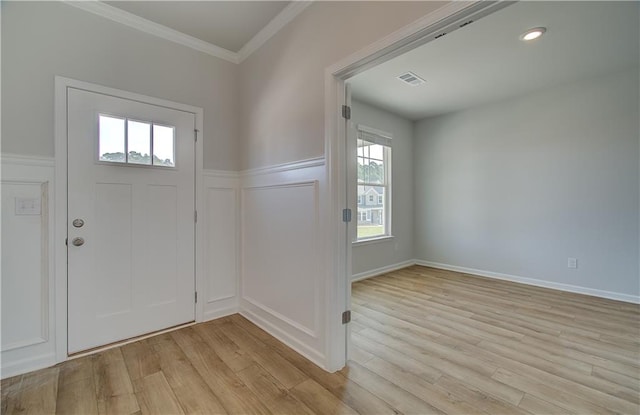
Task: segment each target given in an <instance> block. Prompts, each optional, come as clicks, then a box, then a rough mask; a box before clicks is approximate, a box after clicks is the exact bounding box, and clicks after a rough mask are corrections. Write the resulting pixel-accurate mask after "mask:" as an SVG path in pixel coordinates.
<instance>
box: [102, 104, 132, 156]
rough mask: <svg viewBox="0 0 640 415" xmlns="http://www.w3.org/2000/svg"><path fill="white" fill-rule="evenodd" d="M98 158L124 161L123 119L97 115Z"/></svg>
mask: <svg viewBox="0 0 640 415" xmlns="http://www.w3.org/2000/svg"><path fill="white" fill-rule="evenodd" d="M98 159H99V160H101V161H114V162H119V163H124V162H125V161H126V160H125V157H124V119H122V118H115V117H109V116H107V115H100V116H99V117H98Z"/></svg>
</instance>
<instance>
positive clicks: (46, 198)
mask: <svg viewBox="0 0 640 415" xmlns="http://www.w3.org/2000/svg"><path fill="white" fill-rule="evenodd" d="M0 163H1V164H2V179H1V185H0V187H1V190H0V191H1V193H2V367H1V376H2V378H6V377H9V376H13V375H16V374H20V373H24V372H27V371H30V370H35V369H39V368H42V367H46V366H51V365H53V364H55V363H56V361H55V310H54V289H53V288H54V272H53V271H54V262H53V254H52V253H53V243H54V241H53V229H54V228H53V221H52V218H53V217H54V216H53V191H54V183H53V180H54V176H55V175H54V162H53V159H52V158H41V157H24V156H13V155H7V154H3V155H2V158H1V160H0ZM20 205H22V209H20V210H19V208H20ZM25 208H26V210H24V209H25Z"/></svg>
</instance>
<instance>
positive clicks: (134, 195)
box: [67, 88, 195, 353]
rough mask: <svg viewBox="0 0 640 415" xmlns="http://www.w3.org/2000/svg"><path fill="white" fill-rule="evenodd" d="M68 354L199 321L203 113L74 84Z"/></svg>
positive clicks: (71, 102) (70, 113) (70, 111)
mask: <svg viewBox="0 0 640 415" xmlns="http://www.w3.org/2000/svg"><path fill="white" fill-rule="evenodd" d="M67 91H68V93H67V114H68V119H67V140H68V142H67V144H68V220H67V222H68V224H67V227H68V228H67V235H68V248H67V252H68V352H69V353H75V352H78V351H82V350H87V349H90V348H94V347H97V346H101V345H105V344H108V343H112V342H116V341H119V340H124V339H128V338H131V337H135V336H139V335H141V334H145V333H149V332H153V331H157V330H161V329H164V328H168V327H172V326H176V325H179V324H183V323H187V322H191V321H194V319H195V298H194V295H195V240H194V237H195V224H194V212H195V140H194V129H195V115H194V114H193V113H190V112H184V111H180V110H175V109H170V108H166V107H161V106H156V105H151V104H145V103H141V102H137V101H131V100H127V99H122V98H117V97H114V96H110V95H103V94H99V93H94V92H88V91H84V90H80V89H74V88H69V89H68V90H67Z"/></svg>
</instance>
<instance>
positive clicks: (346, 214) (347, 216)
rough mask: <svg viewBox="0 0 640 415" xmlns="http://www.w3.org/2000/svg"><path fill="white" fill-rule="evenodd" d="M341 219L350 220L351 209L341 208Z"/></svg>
mask: <svg viewBox="0 0 640 415" xmlns="http://www.w3.org/2000/svg"><path fill="white" fill-rule="evenodd" d="M342 221H343V222H347V223H349V222H351V209H342Z"/></svg>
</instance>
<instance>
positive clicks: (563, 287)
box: [414, 260, 640, 304]
mask: <svg viewBox="0 0 640 415" xmlns="http://www.w3.org/2000/svg"><path fill="white" fill-rule="evenodd" d="M414 262H415V264H416V265H422V266H425V267H431V268H438V269H445V270H448V271H456V272H463V273H465V274H473V275H479V276H481V277H487V278H495V279H498V280H504V281H511V282H518V283H521V284H526V285H533V286H536V287H543V288H551V289H554V290H558V291H566V292H570V293H576V294H585V295H590V296H593V297H601V298H608V299H610V300H617V301H624V302H625V303H633V304H640V297H638V296H635V295H629V294H623V293H616V292H611V291H604V290H597V289H594V288H587V287H580V286H577V285H570V284H562V283H559V282H552V281H545V280H539V279H535V278H526V277H518V276H515V275H509V274H501V273H499V272H492V271H484V270H480V269H474V268H465V267H459V266H456V265H449V264H441V263H438V262H431V261H422V260H415V261H414Z"/></svg>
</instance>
